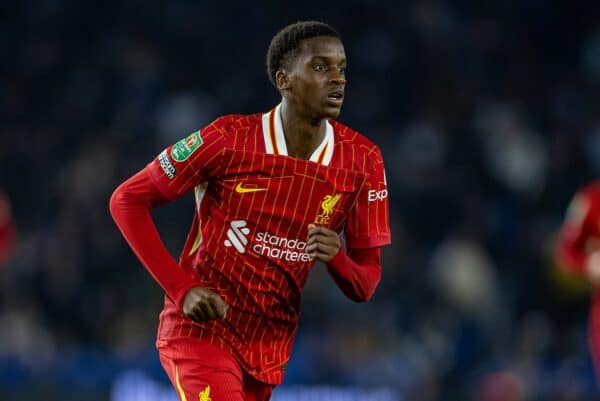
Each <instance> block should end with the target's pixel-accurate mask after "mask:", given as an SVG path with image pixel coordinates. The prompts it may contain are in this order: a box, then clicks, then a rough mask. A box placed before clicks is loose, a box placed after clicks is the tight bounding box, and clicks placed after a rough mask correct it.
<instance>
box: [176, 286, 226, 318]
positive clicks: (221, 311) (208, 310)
mask: <svg viewBox="0 0 600 401" xmlns="http://www.w3.org/2000/svg"><path fill="white" fill-rule="evenodd" d="M228 308H229V305H227V303H226V302H225V301H224V300H223V298H221V297H220V296H219V295H218V294H216V293H214V292H212V291H211V290H208V289H206V288H202V287H192V288H190V290H189V291H188V292H187V294H185V298H184V299H183V306H182V309H183V314H184V315H185V316H187V317H189V318H190V319H192V320H193V321H195V322H198V323H202V322H207V321H209V320H214V319H223V318H225V316H226V315H227V309H228Z"/></svg>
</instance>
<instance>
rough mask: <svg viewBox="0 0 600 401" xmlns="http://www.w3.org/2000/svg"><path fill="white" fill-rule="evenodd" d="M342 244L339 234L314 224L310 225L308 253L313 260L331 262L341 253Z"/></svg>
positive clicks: (307, 243) (307, 244)
mask: <svg viewBox="0 0 600 401" xmlns="http://www.w3.org/2000/svg"><path fill="white" fill-rule="evenodd" d="M340 247H341V243H340V237H339V235H338V233H336V232H335V231H333V230H330V229H328V228H325V227H318V226H315V225H314V224H309V225H308V240H307V242H306V253H308V255H309V256H310V257H311V258H312V259H318V260H320V261H322V262H329V261H330V260H331V259H332V258H333V257H334V256H335V255H337V253H338V252H339V251H340Z"/></svg>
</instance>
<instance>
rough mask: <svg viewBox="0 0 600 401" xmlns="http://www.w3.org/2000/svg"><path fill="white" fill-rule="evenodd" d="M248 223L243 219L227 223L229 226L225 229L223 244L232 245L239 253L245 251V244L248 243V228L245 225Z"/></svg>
mask: <svg viewBox="0 0 600 401" xmlns="http://www.w3.org/2000/svg"><path fill="white" fill-rule="evenodd" d="M247 224H248V223H247V222H246V221H245V220H234V221H232V222H231V223H230V224H229V225H230V226H231V228H230V229H229V230H227V238H229V239H226V240H225V246H226V247H230V246H233V247H234V248H235V250H236V251H238V252H239V253H244V252H246V245H248V237H247V235H248V234H250V229H249V228H248V227H246V225H247Z"/></svg>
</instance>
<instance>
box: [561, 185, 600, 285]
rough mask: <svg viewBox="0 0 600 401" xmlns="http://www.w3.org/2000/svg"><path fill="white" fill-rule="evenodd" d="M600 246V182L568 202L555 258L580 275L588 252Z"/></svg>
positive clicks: (588, 187) (586, 188) (583, 190)
mask: <svg viewBox="0 0 600 401" xmlns="http://www.w3.org/2000/svg"><path fill="white" fill-rule="evenodd" d="M599 247H600V182H599V183H593V184H591V185H588V186H587V187H585V188H583V189H582V190H581V191H579V192H578V193H577V194H576V196H575V197H574V198H573V200H572V201H571V204H570V206H569V210H568V212H567V217H566V219H565V222H564V224H563V226H562V228H561V230H560V233H559V237H558V246H557V256H558V258H559V260H560V261H561V262H562V263H563V265H564V266H565V267H566V268H568V269H570V270H571V271H573V272H575V273H578V274H583V273H584V272H583V269H584V265H585V261H586V257H587V254H588V252H589V251H590V250H591V249H598V248H599Z"/></svg>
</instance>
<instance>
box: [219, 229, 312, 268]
mask: <svg viewBox="0 0 600 401" xmlns="http://www.w3.org/2000/svg"><path fill="white" fill-rule="evenodd" d="M229 225H230V228H229V229H228V230H227V239H226V240H225V242H224V244H225V246H226V247H234V248H235V250H236V251H238V252H239V253H245V252H246V246H247V245H248V242H249V240H248V234H250V229H249V228H248V227H246V226H247V225H248V223H247V222H246V221H245V220H234V221H232V222H231V223H230V224H229ZM305 248H306V242H304V241H300V240H299V239H297V238H293V239H290V238H285V237H279V236H277V235H273V234H269V233H268V232H259V233H258V234H256V237H255V238H254V241H253V243H252V245H251V250H252V251H253V252H254V253H256V254H257V255H261V256H267V257H269V258H272V259H283V260H285V261H287V262H308V261H310V260H311V259H310V256H309V255H308V254H307V253H306V252H304V249H305Z"/></svg>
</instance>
